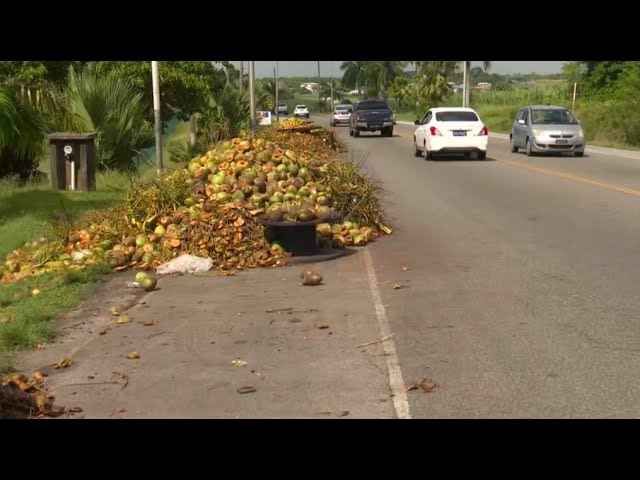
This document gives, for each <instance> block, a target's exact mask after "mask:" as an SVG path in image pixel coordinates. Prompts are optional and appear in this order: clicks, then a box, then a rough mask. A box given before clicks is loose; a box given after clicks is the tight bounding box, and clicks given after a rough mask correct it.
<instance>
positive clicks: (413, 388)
mask: <svg viewBox="0 0 640 480" xmlns="http://www.w3.org/2000/svg"><path fill="white" fill-rule="evenodd" d="M417 389H418V384H417V383H412V384H411V385H409V386H408V387H407V392H410V391H411V390H417Z"/></svg>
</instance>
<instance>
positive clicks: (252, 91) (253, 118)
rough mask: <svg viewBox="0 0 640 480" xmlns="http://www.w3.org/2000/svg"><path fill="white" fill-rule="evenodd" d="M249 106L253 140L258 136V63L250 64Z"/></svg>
mask: <svg viewBox="0 0 640 480" xmlns="http://www.w3.org/2000/svg"><path fill="white" fill-rule="evenodd" d="M249 105H250V110H251V114H250V115H251V119H250V121H251V123H250V125H251V138H253V137H255V136H256V62H249Z"/></svg>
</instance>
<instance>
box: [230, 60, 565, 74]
mask: <svg viewBox="0 0 640 480" xmlns="http://www.w3.org/2000/svg"><path fill="white" fill-rule="evenodd" d="M233 63H234V64H236V65H239V62H233ZM275 63H276V62H275V61H274V62H263V61H261V62H258V61H256V77H257V78H261V77H272V76H273V69H274V67H275ZM341 63H342V60H340V61H326V62H320V75H321V76H325V75H329V74H332V75H334V76H336V77H341V76H342V72H341V71H340V64H341ZM564 63H565V62H560V61H546V62H545V61H538V62H529V61H521V62H507V61H500V62H492V66H491V71H492V72H494V73H499V74H503V75H504V74H509V73H542V74H548V73H560V70H561V68H562V65H563V64H564ZM471 65H472V66H473V67H475V66H482V62H472V64H471ZM245 69H248V66H247V64H246V63H245ZM278 70H279V74H280V76H281V77H297V76H316V75H318V64H317V62H316V61H311V62H302V61H288V62H278Z"/></svg>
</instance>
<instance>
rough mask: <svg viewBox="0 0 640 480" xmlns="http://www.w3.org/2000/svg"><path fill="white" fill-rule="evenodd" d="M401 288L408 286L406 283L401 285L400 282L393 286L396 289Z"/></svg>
mask: <svg viewBox="0 0 640 480" xmlns="http://www.w3.org/2000/svg"><path fill="white" fill-rule="evenodd" d="M401 288H407V286H406V285H400V284H399V283H396V284H395V285H394V286H393V289H394V290H400V289H401Z"/></svg>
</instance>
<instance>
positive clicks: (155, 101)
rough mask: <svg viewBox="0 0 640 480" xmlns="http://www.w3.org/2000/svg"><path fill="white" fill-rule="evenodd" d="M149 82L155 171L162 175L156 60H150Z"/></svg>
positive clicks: (160, 125) (158, 73)
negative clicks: (154, 139) (154, 135)
mask: <svg viewBox="0 0 640 480" xmlns="http://www.w3.org/2000/svg"><path fill="white" fill-rule="evenodd" d="M151 83H152V85H153V117H154V120H155V132H156V173H157V175H158V176H160V175H162V170H163V166H162V118H161V117H160V69H159V67H158V62H151Z"/></svg>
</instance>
